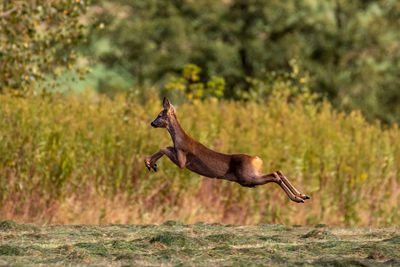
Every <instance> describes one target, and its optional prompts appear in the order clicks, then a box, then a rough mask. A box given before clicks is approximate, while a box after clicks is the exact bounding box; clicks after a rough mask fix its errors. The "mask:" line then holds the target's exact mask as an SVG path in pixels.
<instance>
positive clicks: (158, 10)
mask: <svg viewBox="0 0 400 267" xmlns="http://www.w3.org/2000/svg"><path fill="white" fill-rule="evenodd" d="M86 4H87V3H86V0H85V1H83V0H68V1H67V0H58V1H48V0H36V1H16V0H5V1H3V2H2V4H1V7H0V8H1V9H0V26H1V32H0V38H1V40H0V41H1V46H0V64H1V67H2V68H1V74H0V75H1V76H0V78H1V79H0V83H1V84H0V87H4V86H7V87H11V88H21V86H24V85H25V84H26V83H30V82H32V81H33V80H37V79H41V78H42V77H43V76H45V75H46V74H47V73H53V74H54V73H59V71H60V70H61V69H66V70H68V69H77V70H78V72H79V73H80V77H82V74H83V73H84V72H85V68H86V67H90V69H91V71H92V74H91V75H88V76H87V77H86V78H87V79H86V81H85V82H83V83H81V84H71V83H68V82H62V83H61V84H60V87H70V88H73V89H76V88H81V87H87V86H88V84H90V85H91V86H92V87H94V88H95V89H96V90H97V91H98V92H102V93H107V94H109V95H112V94H114V93H116V92H118V91H125V90H129V89H131V88H136V89H138V88H139V90H147V88H150V87H155V88H156V89H157V90H158V91H160V92H161V93H165V92H169V93H171V92H173V91H174V90H177V91H179V90H180V92H183V91H184V92H186V94H188V95H187V98H191V97H193V96H195V95H196V92H197V98H200V99H201V98H205V97H207V96H212V97H215V92H211V91H210V90H213V89H210V88H214V87H212V86H211V87H209V89H210V90H209V91H208V93H207V94H204V93H205V89H207V83H208V81H211V83H215V82H217V84H218V88H219V89H218V90H219V91H218V92H217V93H216V94H217V95H218V97H224V98H233V99H245V100H254V99H256V100H258V101H260V100H263V99H265V98H266V97H268V95H269V94H270V90H271V87H273V86H271V85H270V84H271V81H274V80H275V79H276V77H278V78H279V79H281V78H282V77H283V76H285V75H288V74H289V73H295V75H296V77H297V78H296V79H297V81H298V82H299V83H305V84H307V86H308V87H309V89H310V90H311V91H312V92H317V93H319V94H320V96H322V97H325V98H327V99H328V100H329V101H331V102H332V103H333V104H334V106H335V107H337V108H339V109H343V110H351V109H360V110H362V112H363V113H364V115H365V116H366V117H367V118H368V119H370V120H374V119H380V120H382V121H383V122H385V123H393V122H399V121H400V105H399V102H400V78H399V76H400V75H399V73H400V31H399V30H398V29H400V2H399V1H396V0H383V1H377V0H369V1H366V0H355V1H351V2H348V1H343V0H330V1H316V0H299V1H297V0H288V1H278V0H272V1H261V0H230V1H211V0H204V1H191V0H173V1H163V0H136V1H132V0H113V1H111V0H93V1H92V2H91V3H90V5H89V9H88V12H87V14H86V15H84V16H82V15H83V14H84V11H85V7H86ZM79 22H81V23H79ZM83 25H84V26H85V27H88V28H89V32H86V31H85V27H84V26H83ZM86 36H88V42H86V43H84V42H82V41H83V40H85V37H86ZM77 59H80V60H78V61H77ZM190 64H192V66H195V67H197V68H198V69H199V70H200V71H199V72H198V81H189V80H188V79H187V78H185V77H184V76H183V72H184V69H185V66H186V67H187V66H190ZM71 76H74V74H71V71H69V72H68V71H67V73H66V74H65V75H64V76H63V77H71ZM75 76H76V75H75ZM216 79H218V80H216ZM60 80H62V79H60ZM179 81H180V82H179ZM185 83H186V84H185ZM174 86H176V88H175V89H174ZM182 86H183V87H185V88H186V89H185V90H183V91H182ZM196 86H203V87H204V88H205V89H204V88H203V89H201V88H200V89H199V88H198V87H196ZM222 92H223V95H222ZM200 95H201V97H199V96H200Z"/></svg>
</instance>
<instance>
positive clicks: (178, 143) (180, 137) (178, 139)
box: [167, 116, 189, 147]
mask: <svg viewBox="0 0 400 267" xmlns="http://www.w3.org/2000/svg"><path fill="white" fill-rule="evenodd" d="M167 130H168V132H169V134H170V135H171V139H172V142H174V146H175V147H182V146H183V145H184V143H185V142H186V140H187V138H188V137H189V136H188V135H187V134H186V132H185V131H184V130H183V128H182V126H181V124H180V123H179V121H178V118H177V117H176V116H174V119H173V120H172V121H171V123H170V124H169V125H168V127H167Z"/></svg>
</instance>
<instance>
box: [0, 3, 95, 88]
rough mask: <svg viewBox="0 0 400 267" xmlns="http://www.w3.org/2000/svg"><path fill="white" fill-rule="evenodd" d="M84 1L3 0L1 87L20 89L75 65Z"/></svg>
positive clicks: (82, 29) (0, 10) (82, 32)
mask: <svg viewBox="0 0 400 267" xmlns="http://www.w3.org/2000/svg"><path fill="white" fill-rule="evenodd" d="M86 4H87V0H56V1H50V0H35V1H15V0H3V1H1V4H0V29H1V31H0V69H1V71H0V90H1V89H2V88H4V87H9V88H14V89H23V88H27V87H29V86H30V85H31V84H32V83H34V82H35V81H38V80H42V79H43V78H44V77H45V74H48V73H50V74H54V75H58V74H59V73H60V71H61V70H63V69H75V70H77V71H78V73H79V75H80V76H82V75H83V74H84V73H85V72H86V70H85V69H80V68H78V67H77V66H76V65H75V62H76V60H77V58H78V54H77V52H76V45H77V43H79V42H81V41H82V40H83V39H84V38H85V34H86V31H85V27H84V26H83V24H82V23H81V22H80V20H79V19H80V17H81V15H82V14H83V13H84V11H85V9H86Z"/></svg>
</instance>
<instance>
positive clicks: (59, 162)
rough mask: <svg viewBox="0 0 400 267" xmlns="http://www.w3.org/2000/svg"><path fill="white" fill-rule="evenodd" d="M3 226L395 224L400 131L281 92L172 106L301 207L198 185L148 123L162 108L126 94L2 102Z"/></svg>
mask: <svg viewBox="0 0 400 267" xmlns="http://www.w3.org/2000/svg"><path fill="white" fill-rule="evenodd" d="M0 102H1V105H0V220H1V219H15V220H17V221H24V222H35V223H48V222H53V223H111V222H113V223H160V222H163V221H165V220H168V219H174V220H176V219H179V220H180V221H182V222H185V223H194V222H196V221H206V222H222V223H237V224H256V223H284V224H292V225H293V224H302V225H310V224H311V225H313V224H316V223H326V224H333V225H360V226H366V225H379V226H383V225H391V224H396V223H397V224H398V223H399V222H400V215H399V213H398V212H397V207H398V206H399V200H400V189H399V188H400V177H399V169H400V143H399V142H398V140H400V131H399V129H398V127H397V126H396V125H394V126H392V127H383V126H381V125H379V124H378V123H376V124H369V123H367V122H366V121H365V120H364V118H363V117H362V116H361V115H360V114H359V113H358V112H353V113H351V114H348V115H345V114H343V113H338V112H336V111H335V110H333V109H332V108H331V106H330V105H329V104H328V103H325V102H323V103H320V104H315V103H307V101H304V99H303V98H302V96H299V97H298V98H296V99H291V100H290V101H288V98H287V97H286V96H284V95H279V94H277V95H274V96H272V97H271V98H270V100H269V102H268V103H267V104H265V105H261V104H253V103H247V104H244V103H240V102H224V101H222V102H219V103H216V102H212V101H211V102H204V103H199V104H196V105H190V104H185V105H182V106H178V107H177V112H178V116H179V118H180V120H181V123H182V125H183V127H184V128H185V129H186V130H187V132H188V133H189V134H190V135H191V136H193V137H194V138H196V139H197V140H199V141H200V142H202V143H204V144H205V145H207V146H209V147H211V148H213V149H215V150H218V151H221V152H225V153H247V154H251V155H258V156H260V157H261V158H262V159H263V160H264V172H265V173H267V172H271V171H273V170H277V169H282V170H283V171H284V173H285V174H286V176H287V177H288V178H289V179H291V181H292V182H293V184H294V185H295V186H297V187H298V188H299V189H300V190H301V191H304V192H305V193H307V194H308V195H310V196H311V200H310V201H309V202H308V203H306V204H295V203H293V202H290V201H289V199H288V198H287V196H286V195H285V194H284V193H283V191H282V190H281V189H280V188H279V187H278V186H276V185H271V184H269V185H265V186H260V187H257V188H255V189H249V188H243V187H240V186H239V185H238V184H235V183H231V182H227V181H218V180H211V179H207V178H203V177H200V176H199V175H196V174H194V173H190V172H189V171H187V170H180V169H179V168H177V167H176V166H175V165H173V164H172V163H171V162H170V161H169V160H168V159H161V160H160V162H159V167H160V171H159V172H157V173H154V172H151V173H149V172H148V171H147V169H146V168H145V167H144V164H143V159H144V157H145V156H147V155H150V154H152V153H154V152H155V151H157V150H158V149H159V148H161V147H165V146H167V145H170V144H171V141H170V139H169V136H168V134H167V132H166V131H165V130H162V129H152V128H151V127H150V126H149V122H150V121H151V120H152V119H154V117H155V116H156V114H158V112H159V111H160V110H161V105H160V101H159V100H158V99H155V98H147V99H145V100H143V99H139V98H136V97H133V96H131V95H128V96H127V95H117V96H116V97H115V99H113V100H111V99H109V98H106V97H103V96H90V95H70V96H63V95H53V94H50V95H37V96H27V97H25V98H20V97H16V96H13V95H10V94H2V95H0Z"/></svg>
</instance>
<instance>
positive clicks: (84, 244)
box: [0, 221, 400, 266]
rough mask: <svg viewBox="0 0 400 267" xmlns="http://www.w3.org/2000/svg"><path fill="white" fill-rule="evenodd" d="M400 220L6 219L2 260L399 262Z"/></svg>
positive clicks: (0, 232) (0, 239) (0, 233)
mask: <svg viewBox="0 0 400 267" xmlns="http://www.w3.org/2000/svg"><path fill="white" fill-rule="evenodd" d="M399 246H400V228H399V227H391V228H332V227H328V226H326V225H317V226H315V227H303V226H293V227H288V226H284V225H276V224H275V225H258V226H239V225H222V224H205V223H196V224H192V225H184V224H181V223H179V222H175V221H167V222H165V223H164V224H162V225H117V224H110V225H46V226H37V225H31V224H18V223H15V222H13V221H3V222H1V223H0V266H8V265H10V266H27V265H43V266H47V265H52V266H54V265H63V266H65V265H74V266H75V265H96V266H129V265H131V266H137V265H142V266H161V265H162V266H170V265H173V266H176V265H178V266H187V265H202V266H261V265H264V266H282V265H283V266H308V265H313V266H399V265H400V249H399Z"/></svg>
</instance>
